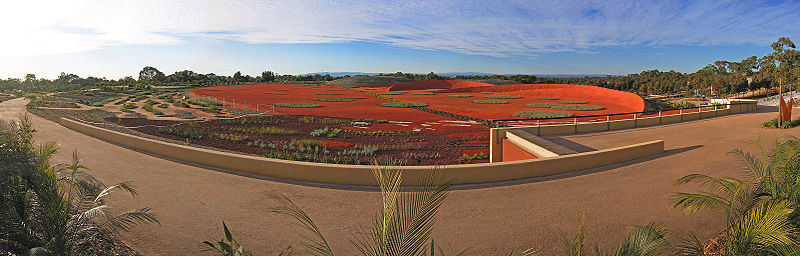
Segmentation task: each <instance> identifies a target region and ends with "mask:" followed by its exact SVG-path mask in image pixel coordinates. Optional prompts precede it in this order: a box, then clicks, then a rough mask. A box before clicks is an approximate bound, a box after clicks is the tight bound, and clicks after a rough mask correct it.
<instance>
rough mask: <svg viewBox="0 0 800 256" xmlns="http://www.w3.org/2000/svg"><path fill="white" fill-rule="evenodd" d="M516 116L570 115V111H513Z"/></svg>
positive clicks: (547, 116)
mask: <svg viewBox="0 0 800 256" xmlns="http://www.w3.org/2000/svg"><path fill="white" fill-rule="evenodd" d="M514 116H516V117H522V118H557V117H571V116H573V115H572V114H571V113H566V112H550V111H536V112H517V113H514Z"/></svg>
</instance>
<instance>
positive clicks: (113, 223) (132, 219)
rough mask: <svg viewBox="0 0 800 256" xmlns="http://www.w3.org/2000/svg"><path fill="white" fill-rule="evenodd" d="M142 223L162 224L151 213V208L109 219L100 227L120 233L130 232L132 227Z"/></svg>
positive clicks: (136, 210)
mask: <svg viewBox="0 0 800 256" xmlns="http://www.w3.org/2000/svg"><path fill="white" fill-rule="evenodd" d="M140 223H150V224H154V223H155V224H161V222H159V221H158V218H156V215H155V214H153V213H152V212H150V208H146V207H145V208H138V209H135V210H132V211H129V212H125V213H122V214H119V215H114V216H111V217H108V218H107V219H106V222H104V223H102V224H100V226H101V227H104V228H110V229H111V231H113V232H116V233H119V231H125V232H127V231H130V228H131V227H133V226H135V225H138V224H140Z"/></svg>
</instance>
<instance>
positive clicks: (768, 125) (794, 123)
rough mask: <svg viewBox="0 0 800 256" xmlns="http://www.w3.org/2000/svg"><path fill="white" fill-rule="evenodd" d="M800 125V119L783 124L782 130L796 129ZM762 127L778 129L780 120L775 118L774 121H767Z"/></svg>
mask: <svg viewBox="0 0 800 256" xmlns="http://www.w3.org/2000/svg"><path fill="white" fill-rule="evenodd" d="M798 125H800V118H798V119H795V120H791V121H789V122H783V123H781V126H780V128H781V129H789V128H794V127H796V126H798ZM761 126H763V127H766V128H778V118H774V119H772V120H769V121H766V122H764V123H763V124H761Z"/></svg>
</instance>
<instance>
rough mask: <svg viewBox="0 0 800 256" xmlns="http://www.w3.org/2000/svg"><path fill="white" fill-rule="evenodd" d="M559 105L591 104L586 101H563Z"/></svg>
mask: <svg viewBox="0 0 800 256" xmlns="http://www.w3.org/2000/svg"><path fill="white" fill-rule="evenodd" d="M558 103H562V104H586V103H589V102H588V101H585V100H562V101H559V102H558Z"/></svg>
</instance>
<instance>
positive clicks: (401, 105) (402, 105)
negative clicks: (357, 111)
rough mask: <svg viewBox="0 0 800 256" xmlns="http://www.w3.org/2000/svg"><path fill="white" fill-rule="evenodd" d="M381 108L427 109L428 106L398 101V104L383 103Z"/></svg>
mask: <svg viewBox="0 0 800 256" xmlns="http://www.w3.org/2000/svg"><path fill="white" fill-rule="evenodd" d="M380 106H381V107H390V108H419V107H427V106H428V104H425V103H421V102H402V101H396V102H386V103H381V104H380Z"/></svg>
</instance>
